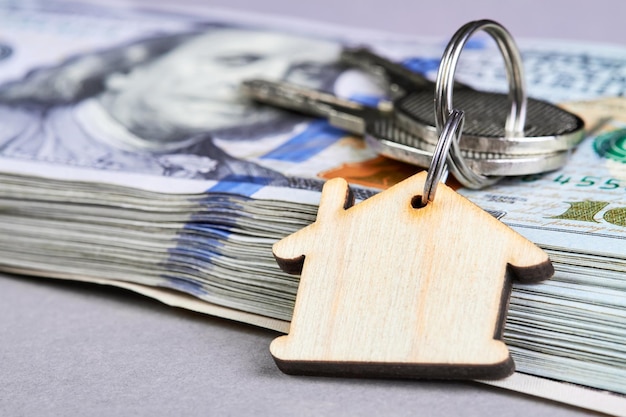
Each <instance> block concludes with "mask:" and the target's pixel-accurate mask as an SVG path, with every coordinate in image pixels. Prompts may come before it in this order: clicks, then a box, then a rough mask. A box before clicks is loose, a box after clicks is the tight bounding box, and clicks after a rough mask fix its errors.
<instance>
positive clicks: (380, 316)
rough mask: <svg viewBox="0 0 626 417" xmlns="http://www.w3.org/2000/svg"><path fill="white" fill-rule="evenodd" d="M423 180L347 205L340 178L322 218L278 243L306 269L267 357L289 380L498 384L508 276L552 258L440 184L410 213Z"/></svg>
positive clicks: (545, 267) (504, 352)
mask: <svg viewBox="0 0 626 417" xmlns="http://www.w3.org/2000/svg"><path fill="white" fill-rule="evenodd" d="M425 178H426V173H420V174H417V175H414V176H413V177H410V178H409V179H407V180H405V181H403V182H401V183H399V184H397V185H396V186H394V187H392V188H390V189H388V190H386V191H384V192H382V193H380V194H378V195H376V196H374V197H371V198H369V199H368V200H366V201H363V202H362V203H359V204H357V205H355V206H352V200H351V197H350V192H349V188H348V185H347V183H346V182H345V181H344V180H342V179H334V180H331V181H328V182H327V183H326V185H325V186H324V189H323V192H322V197H321V201H320V207H319V211H318V215H317V220H316V221H315V223H313V224H311V225H310V226H307V227H305V228H304V229H302V230H300V231H298V232H296V233H294V234H292V235H290V236H287V237H286V238H284V239H282V240H281V241H279V242H277V243H276V244H275V245H274V248H273V250H274V255H275V257H276V259H277V261H278V263H279V265H280V266H281V267H282V268H283V269H284V270H285V271H288V272H290V273H301V274H302V276H301V280H300V286H299V288H298V293H297V297H296V304H295V309H294V314H293V318H292V321H291V327H290V331H289V334H288V335H286V336H282V337H279V338H277V339H275V340H274V341H273V342H272V344H271V346H270V351H271V353H272V355H273V357H274V359H275V360H276V363H277V364H278V366H279V367H280V369H281V370H283V371H284V372H287V373H295V374H315V375H331V374H341V375H346V376H378V377H405V378H455V379H472V378H483V379H485V378H500V377H504V376H507V375H509V374H511V373H512V372H513V370H514V366H513V361H512V360H511V357H510V355H509V351H508V349H507V347H506V345H505V344H504V343H503V342H502V341H501V340H500V337H501V333H502V327H503V325H504V323H503V321H504V320H503V318H504V317H505V313H506V309H507V307H508V299H509V295H510V290H511V288H510V280H511V279H519V280H521V281H525V282H529V281H539V280H542V279H545V278H549V277H550V276H551V275H552V274H553V272H554V271H553V268H552V264H551V263H550V261H549V259H548V256H547V255H546V254H545V253H544V252H543V251H542V250H541V249H539V248H538V247H537V246H535V245H534V244H533V243H532V242H530V241H528V240H526V239H525V238H523V237H522V236H520V235H519V234H517V233H516V232H514V231H513V230H511V229H510V228H509V227H507V226H506V225H504V224H503V223H501V222H500V221H498V220H496V219H495V218H493V217H492V216H491V215H489V214H488V213H486V212H485V211H483V210H482V209H480V208H479V207H477V206H476V205H474V204H473V203H471V202H470V201H469V200H467V199H465V198H464V197H462V196H460V195H459V194H457V193H456V192H454V191H453V190H452V189H450V188H449V187H447V186H445V185H443V184H440V185H439V187H438V189H437V195H436V197H435V201H434V202H432V203H430V204H428V205H427V206H425V207H422V208H414V207H413V206H412V204H411V201H412V200H413V198H414V197H415V196H418V195H419V194H420V193H421V192H422V190H423V186H424V181H425Z"/></svg>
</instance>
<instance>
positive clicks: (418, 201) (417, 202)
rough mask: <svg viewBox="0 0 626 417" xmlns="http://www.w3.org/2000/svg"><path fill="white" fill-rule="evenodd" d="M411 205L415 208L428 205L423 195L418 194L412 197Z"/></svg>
mask: <svg viewBox="0 0 626 417" xmlns="http://www.w3.org/2000/svg"><path fill="white" fill-rule="evenodd" d="M411 207H413V208H414V209H421V208H424V207H426V204H424V203H423V202H422V196H421V195H416V196H415V197H413V198H412V199H411Z"/></svg>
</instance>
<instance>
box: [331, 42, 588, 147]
mask: <svg viewBox="0 0 626 417" xmlns="http://www.w3.org/2000/svg"><path fill="white" fill-rule="evenodd" d="M341 62H343V63H344V64H345V65H348V66H352V67H358V68H360V69H362V70H364V71H365V72H367V73H370V74H372V75H374V76H377V77H379V78H382V79H383V80H384V81H385V82H386V83H387V84H388V85H389V91H391V92H392V94H393V104H394V108H395V112H396V119H397V124H398V126H399V127H401V128H402V129H404V130H406V131H407V132H410V133H412V134H413V136H415V137H417V138H420V139H422V140H423V141H425V142H427V143H429V144H431V145H432V146H433V147H434V146H435V145H436V143H437V140H438V139H439V135H438V134H437V130H436V128H435V113H434V111H433V98H434V91H435V84H434V83H433V82H431V81H430V80H428V79H426V78H425V77H423V76H421V75H419V74H417V73H414V72H412V71H411V70H409V69H408V68H406V67H404V66H403V65H401V64H398V63H394V62H392V61H389V60H388V59H386V58H383V57H381V56H379V55H377V54H375V53H373V52H372V51H370V50H368V49H366V48H352V49H350V48H346V49H344V50H343V51H342V54H341ZM454 100H455V102H454V105H455V107H456V108H459V109H463V111H464V112H465V126H464V129H463V135H462V137H461V140H460V144H459V145H460V148H461V149H464V150H467V151H477V152H494V153H497V154H507V155H528V154H547V153H550V152H563V151H568V150H570V149H571V148H573V147H574V146H576V145H577V144H578V143H579V142H580V141H581V140H582V139H583V138H584V123H583V121H582V119H581V118H580V117H578V116H576V115H574V114H572V113H570V112H568V111H566V110H563V109H561V108H559V107H557V106H554V105H553V104H550V103H548V102H545V101H541V100H535V99H528V103H527V115H526V125H525V128H524V136H509V135H507V133H506V132H505V129H504V127H505V122H506V118H507V115H508V113H509V109H510V104H509V98H508V97H507V95H505V94H498V93H489V92H482V91H478V90H474V89H472V88H471V87H469V86H466V85H463V84H460V83H455V90H454ZM405 145H408V146H414V145H412V144H411V143H405ZM415 147H417V146H416V145H415Z"/></svg>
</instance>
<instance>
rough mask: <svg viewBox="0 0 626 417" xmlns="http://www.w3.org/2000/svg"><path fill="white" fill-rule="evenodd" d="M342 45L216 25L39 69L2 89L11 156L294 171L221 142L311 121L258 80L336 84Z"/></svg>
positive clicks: (167, 170) (4, 145) (194, 171)
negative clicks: (267, 99)
mask: <svg viewBox="0 0 626 417" xmlns="http://www.w3.org/2000/svg"><path fill="white" fill-rule="evenodd" d="M339 50H340V45H339V44H337V43H335V42H331V41H326V40H317V39H309V38H305V37H301V36H295V35H287V34H279V33H274V32H267V31H260V30H256V31H254V30H246V29H238V28H223V27H221V28H220V27H212V28H205V29H203V30H202V31H197V32H192V33H185V34H176V35H166V36H164V35H161V36H154V37H151V38H148V39H142V40H139V41H134V42H132V43H129V44H125V45H120V46H115V47H113V48H110V49H106V50H101V51H94V52H93V53H89V54H83V55H80V56H75V57H73V58H71V59H68V60H66V61H65V62H62V63H61V64H59V65H57V66H54V67H47V68H37V69H34V70H33V71H31V72H30V73H29V74H27V75H26V76H24V77H23V78H22V79H20V80H16V81H13V82H11V83H8V84H5V85H3V86H0V115H2V121H3V122H2V123H3V127H2V129H1V130H0V154H2V155H3V156H7V157H14V158H24V159H30V160H39V161H48V162H53V163H62V164H67V165H74V166H84V167H90V168H101V169H109V170H120V171H127V172H139V173H149V174H158V175H168V176H177V177H185V178H199V179H216V180H219V179H222V178H226V177H228V176H231V175H236V176H244V177H246V176H247V177H255V178H265V179H267V180H268V183H272V184H279V183H281V181H283V180H284V177H283V175H282V174H280V173H279V172H276V171H274V170H273V169H271V168H270V167H264V166H260V165H259V164H256V163H253V162H250V161H245V160H244V159H242V158H238V157H235V156H233V155H230V154H229V153H228V152H227V151H226V150H225V149H223V148H221V147H220V146H218V145H217V144H216V140H217V139H219V140H220V141H222V142H223V143H228V142H231V143H233V142H235V141H237V143H239V144H241V145H242V146H245V144H244V142H245V141H254V140H256V138H259V137H261V136H264V135H267V134H269V133H270V132H271V133H276V132H281V131H286V130H287V131H288V130H289V129H292V128H293V127H294V125H295V124H297V123H298V122H301V121H302V119H301V118H298V117H296V116H294V115H290V114H288V113H285V112H282V111H278V110H275V109H272V108H270V107H267V106H262V105H258V104H254V103H252V102H250V101H249V100H247V99H245V98H244V97H243V96H242V94H241V93H240V91H239V86H240V82H241V81H242V80H244V79H247V78H259V77H260V78H267V79H274V80H278V79H280V80H287V81H289V82H293V83H297V84H300V85H304V86H309V87H314V88H321V89H332V85H333V82H334V81H335V80H336V78H337V75H338V73H339V71H338V69H337V68H336V66H335V65H334V63H335V62H336V60H337V57H338V54H339Z"/></svg>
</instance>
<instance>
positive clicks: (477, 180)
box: [434, 20, 527, 188]
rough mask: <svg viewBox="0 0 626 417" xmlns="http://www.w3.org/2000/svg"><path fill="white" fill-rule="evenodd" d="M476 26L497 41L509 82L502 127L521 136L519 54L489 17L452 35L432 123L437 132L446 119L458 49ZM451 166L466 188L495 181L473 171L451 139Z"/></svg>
mask: <svg viewBox="0 0 626 417" xmlns="http://www.w3.org/2000/svg"><path fill="white" fill-rule="evenodd" d="M478 30H484V31H485V32H487V33H488V34H489V35H491V37H493V38H494V40H495V41H496V43H497V45H498V48H499V49H500V53H501V54H502V57H503V58H504V63H505V66H506V72H507V80H508V84H509V100H510V102H511V111H510V112H509V115H508V116H507V120H506V125H505V131H506V134H507V135H508V136H523V135H524V125H525V123H526V101H527V98H526V88H525V83H524V76H523V69H522V58H521V56H520V53H519V50H518V49H517V45H516V44H515V41H514V40H513V37H512V36H511V35H510V33H509V32H508V31H507V30H506V29H505V28H504V27H503V26H502V25H500V24H499V23H497V22H494V21H492V20H477V21H474V22H469V23H467V24H465V25H463V27H461V28H460V29H459V30H458V31H457V32H456V33H455V34H454V36H452V39H451V40H450V42H449V43H448V46H447V47H446V49H445V51H444V53H443V56H442V58H441V64H440V66H439V71H438V72H437V80H436V84H435V103H434V107H435V124H436V127H437V132H441V129H442V128H443V126H444V125H445V123H446V120H447V119H448V117H449V115H450V113H451V111H452V108H453V104H452V89H453V85H454V74H455V71H456V67H457V64H458V60H459V57H460V55H461V51H462V50H463V48H464V47H465V44H466V43H467V41H468V40H469V38H470V37H471V36H472V35H473V34H474V32H476V31H478ZM449 159H450V161H449V162H450V163H449V164H450V170H451V171H452V172H453V173H454V175H455V177H457V179H458V180H459V182H461V183H462V184H463V185H465V186H466V187H469V188H482V187H485V186H487V185H490V184H493V183H495V182H497V181H498V180H499V179H500V178H499V177H489V176H485V175H481V174H478V173H476V172H474V171H473V170H472V169H471V168H470V167H469V166H468V165H467V164H466V163H465V162H464V160H463V157H462V156H461V150H460V147H459V144H458V141H454V142H453V143H452V144H451V147H450V153H449Z"/></svg>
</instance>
